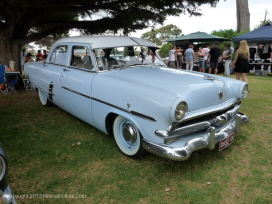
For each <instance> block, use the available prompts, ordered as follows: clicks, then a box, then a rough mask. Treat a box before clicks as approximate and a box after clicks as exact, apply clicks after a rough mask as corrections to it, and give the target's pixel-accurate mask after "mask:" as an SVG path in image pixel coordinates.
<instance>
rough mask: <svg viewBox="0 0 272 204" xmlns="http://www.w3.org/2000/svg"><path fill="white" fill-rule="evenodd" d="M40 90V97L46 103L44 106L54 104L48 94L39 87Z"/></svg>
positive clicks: (43, 103) (42, 102)
mask: <svg viewBox="0 0 272 204" xmlns="http://www.w3.org/2000/svg"><path fill="white" fill-rule="evenodd" d="M38 92H39V98H40V101H41V104H42V105H44V106H50V105H52V103H51V102H50V101H49V99H48V98H47V96H46V94H45V93H44V92H43V91H42V90H40V89H39V90H38Z"/></svg>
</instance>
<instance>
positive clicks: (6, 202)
mask: <svg viewBox="0 0 272 204" xmlns="http://www.w3.org/2000/svg"><path fill="white" fill-rule="evenodd" d="M0 203H1V204H2V203H3V204H10V203H12V204H17V202H16V200H15V198H14V196H13V192H12V188H11V187H10V185H8V186H7V188H6V189H5V190H4V192H3V191H1V190H0Z"/></svg>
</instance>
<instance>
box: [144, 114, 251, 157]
mask: <svg viewBox="0 0 272 204" xmlns="http://www.w3.org/2000/svg"><path fill="white" fill-rule="evenodd" d="M247 122H248V117H247V116H246V115H243V114H242V113H237V114H236V115H235V116H234V117H232V119H231V120H230V121H229V122H228V124H227V126H225V127H224V128H223V129H221V130H220V131H218V132H216V128H215V127H213V126H209V127H208V128H207V130H206V132H205V133H204V134H203V136H201V137H197V138H193V139H191V140H188V141H187V142H186V144H185V146H183V147H170V146H169V145H166V144H156V143H153V142H151V141H148V140H146V139H144V140H143V148H144V149H145V150H147V151H149V152H151V153H153V154H155V155H158V156H161V157H164V158H167V159H172V160H175V161H184V160H186V159H188V158H189V157H190V155H191V153H192V152H194V151H196V150H199V149H204V148H207V149H210V150H213V149H214V148H215V144H216V143H218V142H219V141H220V140H223V139H226V138H227V137H228V136H229V135H230V134H232V133H239V131H240V127H241V125H243V124H245V123H247Z"/></svg>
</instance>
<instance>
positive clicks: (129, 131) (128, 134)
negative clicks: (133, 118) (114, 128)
mask: <svg viewBox="0 0 272 204" xmlns="http://www.w3.org/2000/svg"><path fill="white" fill-rule="evenodd" d="M122 133H123V137H124V139H125V140H126V142H127V143H128V144H133V143H135V142H136V140H137V131H136V129H135V127H134V126H133V125H132V124H130V123H125V124H123V130H122Z"/></svg>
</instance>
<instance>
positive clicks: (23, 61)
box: [20, 49, 27, 71]
mask: <svg viewBox="0 0 272 204" xmlns="http://www.w3.org/2000/svg"><path fill="white" fill-rule="evenodd" d="M26 55H27V53H26V50H25V49H23V50H22V52H21V53H20V59H21V69H22V71H24V65H25V57H26Z"/></svg>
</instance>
